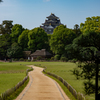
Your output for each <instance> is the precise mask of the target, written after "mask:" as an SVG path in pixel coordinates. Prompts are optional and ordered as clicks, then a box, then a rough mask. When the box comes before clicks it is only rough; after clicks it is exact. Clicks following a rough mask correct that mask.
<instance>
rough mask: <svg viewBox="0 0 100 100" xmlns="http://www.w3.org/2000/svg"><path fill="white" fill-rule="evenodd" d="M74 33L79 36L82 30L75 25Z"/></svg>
mask: <svg viewBox="0 0 100 100" xmlns="http://www.w3.org/2000/svg"><path fill="white" fill-rule="evenodd" d="M73 31H74V32H75V34H76V36H79V35H80V34H81V31H80V28H79V25H78V24H75V25H74V29H73Z"/></svg>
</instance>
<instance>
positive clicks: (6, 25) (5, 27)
mask: <svg viewBox="0 0 100 100" xmlns="http://www.w3.org/2000/svg"><path fill="white" fill-rule="evenodd" d="M12 22H13V21H9V20H4V21H3V22H2V24H1V25H0V34H11V30H12V27H13V25H12Z"/></svg>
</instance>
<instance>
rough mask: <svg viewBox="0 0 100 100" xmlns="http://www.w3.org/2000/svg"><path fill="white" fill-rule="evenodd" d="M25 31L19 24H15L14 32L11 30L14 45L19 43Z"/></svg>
mask: <svg viewBox="0 0 100 100" xmlns="http://www.w3.org/2000/svg"><path fill="white" fill-rule="evenodd" d="M23 30H24V29H23V27H22V25H19V24H15V25H14V26H13V27H12V30H11V37H12V43H14V42H16V43H17V42H18V37H19V36H20V35H21V33H22V31H23Z"/></svg>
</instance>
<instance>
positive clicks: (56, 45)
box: [50, 25, 76, 55]
mask: <svg viewBox="0 0 100 100" xmlns="http://www.w3.org/2000/svg"><path fill="white" fill-rule="evenodd" d="M75 37H76V35H75V33H74V32H73V31H72V30H71V29H68V28H66V26H64V25H60V26H58V27H56V28H55V29H54V32H53V34H52V36H51V39H50V47H51V50H52V51H53V52H54V53H55V54H60V55H61V54H63V53H64V50H65V46H66V45H68V44H70V43H72V41H73V39H74V38H75Z"/></svg>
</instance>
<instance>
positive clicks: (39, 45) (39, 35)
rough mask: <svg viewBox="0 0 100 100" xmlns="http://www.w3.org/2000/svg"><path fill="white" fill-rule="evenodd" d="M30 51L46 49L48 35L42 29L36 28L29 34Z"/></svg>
mask: <svg viewBox="0 0 100 100" xmlns="http://www.w3.org/2000/svg"><path fill="white" fill-rule="evenodd" d="M28 38H29V42H28V47H29V49H30V50H31V51H32V52H34V51H36V50H40V49H45V48H46V46H45V44H46V42H47V41H48V37H47V33H46V32H45V31H44V30H43V29H42V28H34V29H32V30H31V31H30V32H29V34H28Z"/></svg>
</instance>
